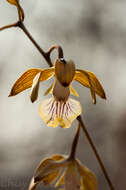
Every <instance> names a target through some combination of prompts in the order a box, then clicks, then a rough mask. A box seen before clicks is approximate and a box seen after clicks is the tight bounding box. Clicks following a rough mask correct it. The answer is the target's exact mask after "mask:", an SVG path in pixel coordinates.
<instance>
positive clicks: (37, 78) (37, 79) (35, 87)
mask: <svg viewBox="0 0 126 190" xmlns="http://www.w3.org/2000/svg"><path fill="white" fill-rule="evenodd" d="M40 77H41V72H39V73H37V75H36V76H35V78H34V79H33V84H32V88H31V92H30V99H31V102H32V103H33V102H35V101H36V100H37V98H38V91H39V83H40Z"/></svg>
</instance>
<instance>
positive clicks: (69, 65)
mask: <svg viewBox="0 0 126 190" xmlns="http://www.w3.org/2000/svg"><path fill="white" fill-rule="evenodd" d="M55 75H56V78H57V79H58V80H59V82H60V83H61V84H62V85H63V86H69V84H70V83H71V82H72V80H73V78H74V75H75V64H74V62H73V61H72V60H70V61H68V62H66V61H64V60H63V61H62V60H60V59H56V61H55Z"/></svg>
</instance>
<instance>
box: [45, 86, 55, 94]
mask: <svg viewBox="0 0 126 190" xmlns="http://www.w3.org/2000/svg"><path fill="white" fill-rule="evenodd" d="M53 86H54V83H52V84H51V86H50V87H49V88H48V89H47V90H46V91H45V93H44V96H46V95H48V94H52V91H53Z"/></svg>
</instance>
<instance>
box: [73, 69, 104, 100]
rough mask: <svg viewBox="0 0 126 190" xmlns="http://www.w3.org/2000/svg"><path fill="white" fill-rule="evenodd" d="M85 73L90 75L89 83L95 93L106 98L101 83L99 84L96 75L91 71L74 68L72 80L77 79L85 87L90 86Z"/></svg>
mask: <svg viewBox="0 0 126 190" xmlns="http://www.w3.org/2000/svg"><path fill="white" fill-rule="evenodd" d="M86 73H87V74H88V75H89V77H90V80H91V84H92V86H93V88H94V90H95V93H96V94H97V95H99V96H100V97H101V98H103V99H106V96H105V92H104V89H103V87H102V85H101V84H100V82H99V80H98V79H97V77H96V76H95V75H94V74H93V73H91V72H89V71H84V70H76V74H75V77H74V80H76V81H78V82H79V83H81V84H82V85H83V86H85V87H88V88H91V84H90V81H89V79H88V77H87V75H86Z"/></svg>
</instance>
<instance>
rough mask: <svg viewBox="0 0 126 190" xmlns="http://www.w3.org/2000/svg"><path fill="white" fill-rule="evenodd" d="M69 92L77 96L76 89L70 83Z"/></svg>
mask: <svg viewBox="0 0 126 190" xmlns="http://www.w3.org/2000/svg"><path fill="white" fill-rule="evenodd" d="M70 93H71V94H72V95H74V96H79V94H78V93H77V91H76V90H75V89H74V88H73V87H72V85H70Z"/></svg>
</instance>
